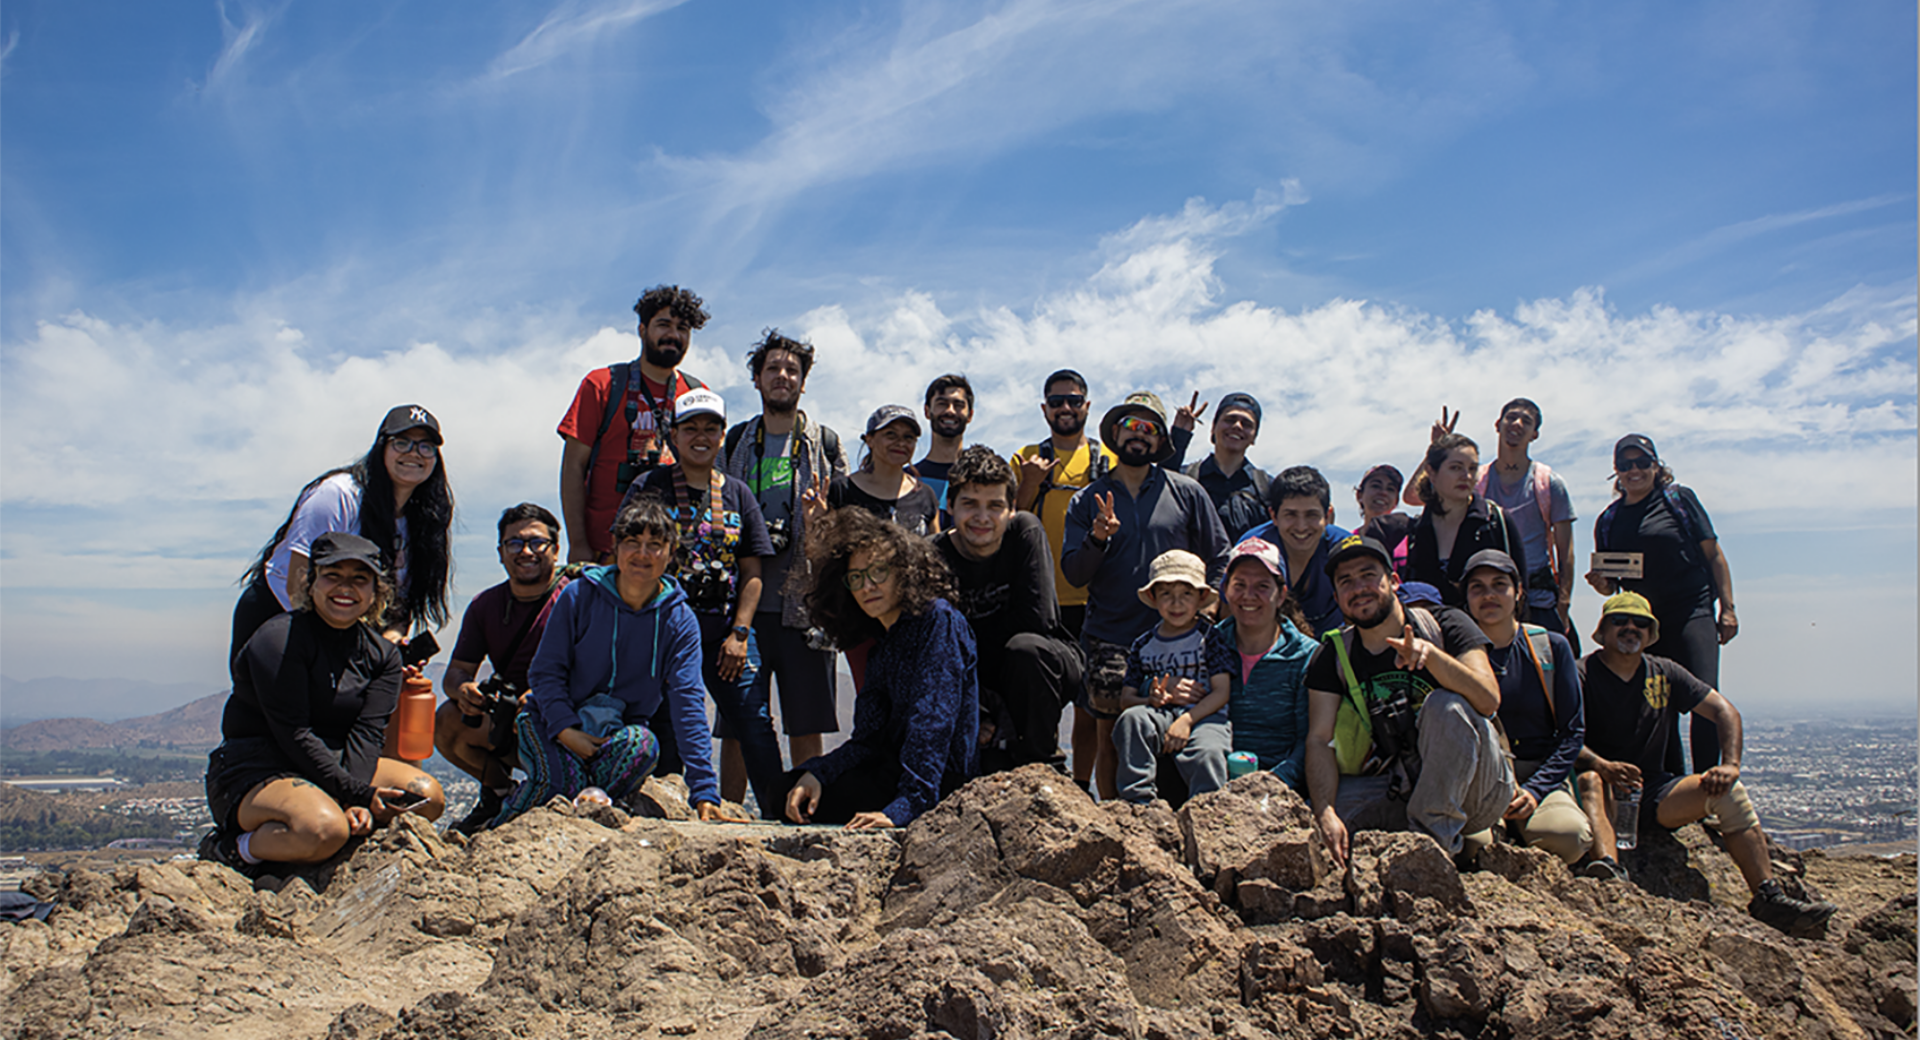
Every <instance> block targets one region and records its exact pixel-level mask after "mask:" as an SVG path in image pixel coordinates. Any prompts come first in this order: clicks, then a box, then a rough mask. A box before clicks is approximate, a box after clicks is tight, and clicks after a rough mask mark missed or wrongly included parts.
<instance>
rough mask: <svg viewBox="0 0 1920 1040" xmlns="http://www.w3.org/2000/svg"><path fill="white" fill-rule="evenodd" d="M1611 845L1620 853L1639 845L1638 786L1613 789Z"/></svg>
mask: <svg viewBox="0 0 1920 1040" xmlns="http://www.w3.org/2000/svg"><path fill="white" fill-rule="evenodd" d="M1613 844H1614V847H1616V848H1618V849H1619V850H1620V851H1622V852H1625V851H1627V850H1628V849H1631V848H1633V847H1634V846H1636V845H1638V844H1640V785H1639V784H1635V785H1633V786H1632V787H1625V786H1622V785H1619V784H1615V785H1614V788H1613Z"/></svg>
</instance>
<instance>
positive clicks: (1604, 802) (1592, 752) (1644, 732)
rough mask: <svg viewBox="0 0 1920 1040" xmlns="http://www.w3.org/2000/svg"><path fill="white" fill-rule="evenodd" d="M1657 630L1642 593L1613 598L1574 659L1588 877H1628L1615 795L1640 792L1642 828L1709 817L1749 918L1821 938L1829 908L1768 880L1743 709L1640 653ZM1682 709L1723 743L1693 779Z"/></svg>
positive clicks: (1656, 639)
mask: <svg viewBox="0 0 1920 1040" xmlns="http://www.w3.org/2000/svg"><path fill="white" fill-rule="evenodd" d="M1660 627H1661V626H1660V621H1659V619H1658V618H1656V617H1655V616H1654V613H1653V607H1652V606H1651V605H1650V604H1648V602H1647V599H1646V597H1645V596H1642V595H1640V594H1639V593H1635V592H1622V593H1618V594H1616V595H1614V596H1611V597H1609V598H1608V599H1607V601H1606V602H1605V603H1604V604H1602V605H1601V607H1600V626H1599V628H1597V629H1595V630H1594V633H1593V642H1594V646H1595V648H1596V649H1595V650H1594V651H1593V653H1591V654H1588V655H1587V656H1586V657H1584V658H1581V659H1580V665H1579V668H1580V685H1581V689H1582V691H1583V692H1584V694H1585V696H1586V700H1587V735H1586V746H1585V747H1584V748H1582V749H1581V750H1580V761H1579V765H1578V768H1579V770H1580V773H1579V786H1580V799H1581V802H1582V803H1583V804H1584V806H1585V808H1586V810H1587V816H1588V817H1589V818H1590V819H1591V820H1592V821H1593V831H1594V852H1595V856H1596V857H1597V858H1596V860H1595V862H1594V863H1593V864H1590V867H1591V868H1593V869H1589V870H1588V872H1587V873H1588V876H1589V877H1605V876H1612V877H1625V872H1624V871H1622V870H1621V869H1620V868H1619V867H1618V866H1617V865H1616V864H1615V863H1614V859H1613V851H1614V848H1615V845H1616V840H1617V839H1616V836H1615V832H1614V827H1613V812H1614V798H1615V797H1616V795H1617V794H1619V793H1622V792H1625V791H1628V790H1632V789H1635V788H1638V789H1639V790H1640V791H1642V792H1643V793H1642V795H1641V797H1640V820H1639V826H1640V827H1646V826H1647V825H1648V824H1650V823H1656V824H1659V825H1660V826H1661V827H1663V828H1666V829H1668V830H1678V829H1679V828H1681V827H1684V826H1686V825H1687V824H1689V823H1693V822H1694V821H1696V820H1702V819H1705V818H1706V817H1708V816H1712V817H1715V819H1716V820H1717V822H1718V830H1719V832H1720V834H1721V836H1722V837H1723V838H1725V840H1726V849H1727V855H1728V856H1729V857H1731V858H1732V859H1733V862H1734V864H1735V865H1736V866H1738V867H1739V868H1740V874H1741V876H1742V877H1744V878H1745V879H1746V882H1747V888H1748V889H1749V890H1751V891H1752V892H1753V900H1752V901H1751V902H1750V903H1748V904H1747V912H1748V913H1749V914H1751V915H1753V917H1754V918H1755V919H1756V920H1758V921H1760V922H1761V923H1763V924H1767V925H1771V926H1772V927H1774V928H1777V929H1779V930H1780V931H1783V932H1785V933H1787V934H1788V935H1791V936H1794V937H1796V938H1800V939H1818V938H1821V937H1823V936H1825V935H1826V933H1827V921H1828V919H1829V918H1831V917H1832V916H1833V911H1834V906H1833V904H1832V903H1825V902H1810V901H1807V900H1804V899H1798V898H1795V897H1794V896H1792V895H1791V894H1789V893H1788V892H1787V891H1786V889H1785V888H1784V887H1783V886H1782V885H1781V883H1780V881H1779V879H1778V878H1775V877H1774V876H1773V863H1772V861H1771V860H1770V858H1769V857H1768V855H1767V838H1766V835H1765V833H1763V832H1762V831H1761V830H1760V816H1759V814H1758V813H1756V812H1755V811H1754V808H1753V801H1752V799H1750V798H1748V797H1747V791H1746V787H1745V786H1744V785H1743V784H1741V783H1740V755H1741V732H1740V710H1739V709H1738V708H1735V707H1734V706H1733V704H1732V702H1730V701H1728V700H1727V699H1726V698H1725V697H1723V696H1721V695H1720V692H1719V691H1718V690H1715V689H1714V688H1713V687H1711V686H1709V685H1707V684H1706V683H1704V682H1701V681H1700V680H1699V679H1697V678H1695V677H1694V675H1693V673H1691V672H1689V671H1687V670H1686V669H1685V668H1682V667H1680V666H1679V665H1678V664H1675V663H1674V662H1673V661H1670V660H1668V659H1667V658H1664V657H1655V656H1654V655H1652V654H1649V653H1647V652H1646V650H1647V647H1649V646H1652V645H1654V644H1656V643H1658V642H1660ZM1687 712H1692V713H1693V715H1694V717H1695V718H1697V719H1705V720H1708V721H1710V722H1712V723H1713V724H1714V725H1715V727H1716V731H1717V734H1718V736H1719V738H1720V756H1719V764H1717V765H1715V766H1713V767H1712V768H1711V769H1707V770H1704V771H1702V772H1699V773H1694V774H1688V773H1687V771H1686V768H1685V766H1683V765H1682V764H1681V761H1680V748H1679V746H1678V744H1676V743H1675V742H1674V741H1673V740H1672V739H1671V738H1670V734H1671V733H1672V732H1673V731H1674V730H1675V729H1677V728H1679V726H1680V716H1681V715H1682V714H1684V713H1687Z"/></svg>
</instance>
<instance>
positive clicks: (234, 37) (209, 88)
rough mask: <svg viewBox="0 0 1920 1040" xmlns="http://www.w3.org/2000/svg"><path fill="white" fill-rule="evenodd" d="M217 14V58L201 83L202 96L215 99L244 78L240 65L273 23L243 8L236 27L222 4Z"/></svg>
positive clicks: (254, 11)
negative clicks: (218, 31) (218, 35)
mask: <svg viewBox="0 0 1920 1040" xmlns="http://www.w3.org/2000/svg"><path fill="white" fill-rule="evenodd" d="M219 10H220V37H221V46H220V54H219V56H218V57H216V58H214V61H213V67H212V68H210V69H208V70H207V78H206V79H205V80H204V81H203V82H202V83H201V85H200V89H201V92H202V93H203V94H207V95H214V94H219V93H222V92H224V91H226V90H229V89H231V86H230V85H231V84H232V83H233V82H234V81H235V80H237V79H239V78H240V77H241V76H242V75H244V71H243V68H242V66H243V64H244V63H245V61H246V58H247V55H248V54H249V53H251V52H252V51H253V49H254V48H255V47H257V46H258V45H259V44H260V41H261V40H262V39H263V38H265V36H266V32H267V25H268V23H269V22H271V21H272V20H273V18H272V16H271V15H268V14H266V13H263V12H261V11H258V10H255V9H253V8H252V7H251V6H247V7H244V10H243V14H242V18H241V21H240V22H239V23H237V24H236V23H235V22H234V20H233V19H232V18H230V17H228V15H227V5H226V4H225V3H221V4H220V5H219Z"/></svg>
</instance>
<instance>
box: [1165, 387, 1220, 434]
mask: <svg viewBox="0 0 1920 1040" xmlns="http://www.w3.org/2000/svg"><path fill="white" fill-rule="evenodd" d="M1212 403H1213V402H1212V401H1202V400H1200V391H1198V390H1195V391H1194V392H1193V399H1192V400H1191V401H1188V402H1187V403H1186V404H1183V405H1181V406H1180V408H1179V410H1178V411H1176V412H1174V413H1173V427H1174V429H1176V430H1191V429H1193V424H1194V423H1196V422H1199V421H1200V417H1201V416H1203V415H1205V414H1207V406H1208V405H1210V404H1212Z"/></svg>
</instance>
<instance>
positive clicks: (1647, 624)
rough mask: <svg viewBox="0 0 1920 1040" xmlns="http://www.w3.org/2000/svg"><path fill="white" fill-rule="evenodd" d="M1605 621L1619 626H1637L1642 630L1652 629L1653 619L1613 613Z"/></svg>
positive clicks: (1648, 630) (1649, 630)
mask: <svg viewBox="0 0 1920 1040" xmlns="http://www.w3.org/2000/svg"><path fill="white" fill-rule="evenodd" d="M1607 621H1608V622H1609V623H1610V624H1614V625H1618V626H1620V627H1621V628H1637V629H1639V630H1640V631H1642V632H1651V631H1653V619H1651V618H1643V617H1639V616H1637V615H1634V614H1615V615H1613V616H1612V617H1609V618H1608V619H1607Z"/></svg>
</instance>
